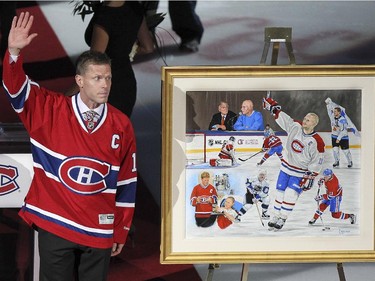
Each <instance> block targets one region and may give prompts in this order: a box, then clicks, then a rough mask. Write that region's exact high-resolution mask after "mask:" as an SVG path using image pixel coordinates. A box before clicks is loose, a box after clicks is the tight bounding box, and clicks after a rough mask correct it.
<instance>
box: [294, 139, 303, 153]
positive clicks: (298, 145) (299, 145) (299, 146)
mask: <svg viewBox="0 0 375 281" xmlns="http://www.w3.org/2000/svg"><path fill="white" fill-rule="evenodd" d="M304 147H305V146H304V145H303V143H302V142H300V141H299V140H293V142H292V149H293V151H294V152H297V153H301V152H302V150H303V148H304Z"/></svg>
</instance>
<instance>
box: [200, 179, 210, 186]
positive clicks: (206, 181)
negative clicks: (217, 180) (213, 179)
mask: <svg viewBox="0 0 375 281" xmlns="http://www.w3.org/2000/svg"><path fill="white" fill-rule="evenodd" d="M209 181H210V178H203V179H202V184H203V185H204V186H206V185H208V182H209Z"/></svg>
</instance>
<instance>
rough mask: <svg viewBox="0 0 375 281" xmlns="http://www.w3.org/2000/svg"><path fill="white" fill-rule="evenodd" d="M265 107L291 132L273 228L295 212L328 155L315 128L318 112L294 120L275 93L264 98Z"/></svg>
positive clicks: (270, 224) (283, 160)
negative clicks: (274, 98) (273, 95)
mask: <svg viewBox="0 0 375 281" xmlns="http://www.w3.org/2000/svg"><path fill="white" fill-rule="evenodd" d="M263 108H264V109H266V110H268V111H270V112H271V114H272V115H273V116H274V118H275V120H276V123H277V124H278V125H279V126H280V127H281V128H282V129H283V130H285V131H286V132H287V133H288V137H287V141H286V144H285V146H284V147H285V149H286V151H287V153H286V154H285V155H284V158H283V159H282V161H281V168H280V172H279V176H278V179H277V183H276V197H275V201H274V214H273V217H272V218H271V220H270V221H269V222H268V226H269V230H279V229H281V228H282V227H283V226H284V224H285V221H286V220H287V218H288V216H289V215H290V214H291V213H292V211H293V209H294V206H295V205H296V203H297V200H298V198H299V196H300V194H301V193H302V192H303V191H306V190H309V189H311V187H312V186H313V183H314V178H315V177H316V176H317V175H318V174H319V173H320V171H321V169H322V164H323V159H324V146H325V145H324V141H323V139H322V138H321V137H320V136H319V135H318V134H317V133H316V132H315V130H314V128H315V126H316V125H317V124H318V122H319V117H318V115H316V114H315V113H308V114H307V115H306V116H305V117H304V118H303V121H302V122H297V121H295V120H293V119H292V118H291V117H290V116H289V115H287V114H286V113H285V112H283V111H282V110H281V106H280V105H279V104H278V103H277V102H276V101H275V100H273V99H272V98H271V97H267V98H264V99H263Z"/></svg>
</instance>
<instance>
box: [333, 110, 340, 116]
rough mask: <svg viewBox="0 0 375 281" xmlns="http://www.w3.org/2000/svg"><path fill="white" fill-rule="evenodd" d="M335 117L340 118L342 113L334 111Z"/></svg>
mask: <svg viewBox="0 0 375 281" xmlns="http://www.w3.org/2000/svg"><path fill="white" fill-rule="evenodd" d="M333 115H334V116H335V117H336V118H337V117H340V115H341V112H340V111H338V110H337V109H336V108H335V109H334V110H333Z"/></svg>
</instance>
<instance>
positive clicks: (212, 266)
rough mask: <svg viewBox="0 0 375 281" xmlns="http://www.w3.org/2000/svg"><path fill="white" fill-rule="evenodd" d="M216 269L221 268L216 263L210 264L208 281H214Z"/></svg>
mask: <svg viewBox="0 0 375 281" xmlns="http://www.w3.org/2000/svg"><path fill="white" fill-rule="evenodd" d="M215 268H219V265H218V264H216V263H215V264H214V263H210V264H209V265H208V273H207V277H206V281H212V278H213V276H214V270H215Z"/></svg>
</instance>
